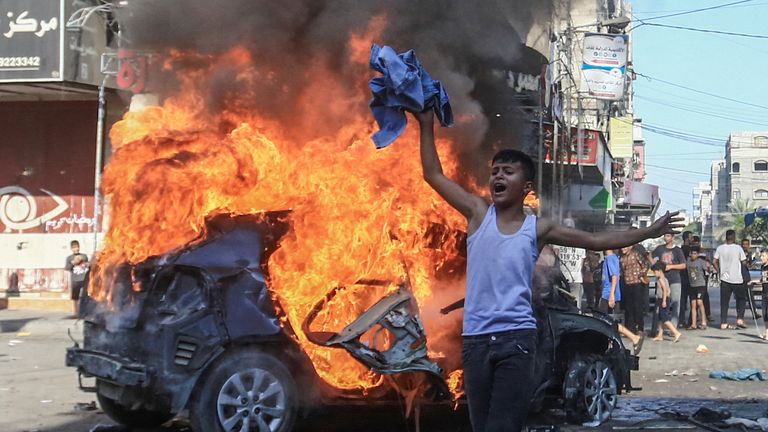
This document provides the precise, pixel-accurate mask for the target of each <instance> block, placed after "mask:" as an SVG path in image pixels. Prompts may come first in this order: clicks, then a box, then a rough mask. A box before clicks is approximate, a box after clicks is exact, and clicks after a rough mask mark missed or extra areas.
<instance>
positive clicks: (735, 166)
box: [731, 162, 741, 173]
mask: <svg viewBox="0 0 768 432" xmlns="http://www.w3.org/2000/svg"><path fill="white" fill-rule="evenodd" d="M740 169H741V165H740V164H739V163H738V162H734V163H733V165H731V172H735V173H737V172H739V170H740Z"/></svg>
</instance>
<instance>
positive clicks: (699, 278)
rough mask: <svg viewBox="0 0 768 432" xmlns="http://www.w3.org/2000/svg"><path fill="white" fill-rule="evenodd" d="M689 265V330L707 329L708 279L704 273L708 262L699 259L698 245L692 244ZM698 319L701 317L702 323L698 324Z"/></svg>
mask: <svg viewBox="0 0 768 432" xmlns="http://www.w3.org/2000/svg"><path fill="white" fill-rule="evenodd" d="M687 265H688V281H689V282H690V294H691V325H690V326H689V327H688V330H696V329H699V330H705V329H706V328H707V314H706V313H705V311H704V293H705V292H706V291H707V279H706V278H705V277H704V274H705V273H706V271H707V263H706V261H704V260H700V259H699V247H698V246H691V248H690V251H689V255H688V262H687ZM697 319H701V324H698V321H697Z"/></svg>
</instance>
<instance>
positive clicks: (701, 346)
mask: <svg viewBox="0 0 768 432" xmlns="http://www.w3.org/2000/svg"><path fill="white" fill-rule="evenodd" d="M696 352H697V353H708V352H709V348H707V346H706V345H704V344H699V346H697V347H696Z"/></svg>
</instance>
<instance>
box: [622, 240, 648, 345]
mask: <svg viewBox="0 0 768 432" xmlns="http://www.w3.org/2000/svg"><path fill="white" fill-rule="evenodd" d="M619 261H620V263H621V275H622V277H623V279H624V282H623V284H622V286H621V288H622V293H621V295H622V300H621V308H622V309H623V310H624V318H625V320H624V325H625V326H626V327H627V328H628V329H629V331H631V332H633V333H635V334H638V335H640V334H642V332H643V331H644V330H645V322H644V321H645V320H644V315H645V314H644V309H645V308H646V307H647V305H646V304H645V302H644V300H643V299H644V297H643V293H644V291H645V292H647V291H648V285H646V284H645V283H644V278H645V276H646V275H647V274H648V267H649V265H648V258H647V255H646V254H644V253H642V252H641V250H639V249H637V248H635V247H634V246H626V247H623V248H622V249H621V258H620V259H619Z"/></svg>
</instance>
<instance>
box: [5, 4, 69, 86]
mask: <svg viewBox="0 0 768 432" xmlns="http://www.w3.org/2000/svg"><path fill="white" fill-rule="evenodd" d="M61 11H62V4H61V0H0V81H19V80H46V81H48V80H53V81H59V80H61V78H62V72H61V33H62V27H63V26H64V23H62V22H61Z"/></svg>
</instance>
